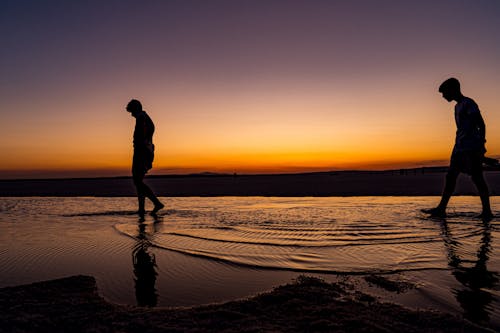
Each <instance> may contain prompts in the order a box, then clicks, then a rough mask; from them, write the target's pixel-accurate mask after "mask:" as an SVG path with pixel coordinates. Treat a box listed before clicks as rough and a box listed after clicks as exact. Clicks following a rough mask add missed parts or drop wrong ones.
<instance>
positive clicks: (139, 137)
mask: <svg viewBox="0 0 500 333" xmlns="http://www.w3.org/2000/svg"><path fill="white" fill-rule="evenodd" d="M127 111H128V112H130V113H131V114H132V117H134V118H135V129H134V157H133V159H132V178H133V180H134V185H135V188H136V190H137V198H138V199H139V210H138V214H139V216H141V217H144V214H145V212H146V210H145V201H146V197H147V198H149V199H150V200H151V201H152V202H153V204H154V208H153V210H152V212H151V214H153V215H154V214H156V213H157V212H158V211H159V210H160V209H162V208H163V207H165V206H164V205H163V204H162V203H161V202H160V200H158V198H157V197H156V196H155V195H154V193H153V191H152V190H151V189H150V188H149V186H148V185H146V184H144V176H145V175H146V173H147V172H148V170H149V169H151V168H152V167H153V159H154V148H155V146H154V145H153V133H154V131H155V126H154V124H153V121H152V120H151V118H149V116H148V114H147V113H146V112H145V111H144V110H143V109H142V104H141V102H139V101H138V100H136V99H133V100H131V101H130V102H129V103H128V104H127Z"/></svg>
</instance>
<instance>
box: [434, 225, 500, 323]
mask: <svg viewBox="0 0 500 333" xmlns="http://www.w3.org/2000/svg"><path fill="white" fill-rule="evenodd" d="M482 228H483V230H482V237H481V243H480V247H479V249H478V251H477V253H476V256H477V260H474V259H472V260H464V259H462V258H461V257H460V256H459V255H458V253H457V252H458V251H457V250H460V249H462V251H466V252H470V251H467V250H468V249H467V248H464V246H463V244H461V243H459V242H458V241H457V240H456V239H453V237H452V235H451V232H450V229H449V227H448V223H447V222H446V221H442V223H441V230H442V236H443V240H444V243H445V246H446V249H447V252H448V264H449V266H450V267H451V268H452V273H453V276H454V277H455V278H456V279H457V281H458V282H460V283H461V284H462V285H463V287H464V288H463V289H461V290H454V294H455V297H456V299H457V301H458V302H459V303H460V305H461V307H462V309H463V310H464V317H465V318H467V319H469V320H471V321H472V322H475V323H478V324H482V325H486V324H487V323H488V322H489V320H490V315H489V312H488V311H489V307H490V304H491V303H492V302H493V295H492V294H491V293H490V292H489V291H488V290H494V289H495V287H496V285H497V283H498V273H496V272H492V271H489V270H488V269H487V267H486V263H487V262H488V259H489V254H490V252H491V226H490V223H489V222H485V223H484V224H483V226H482ZM471 264H472V265H471Z"/></svg>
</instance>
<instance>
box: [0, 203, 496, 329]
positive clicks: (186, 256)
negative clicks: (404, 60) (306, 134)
mask: <svg viewBox="0 0 500 333" xmlns="http://www.w3.org/2000/svg"><path fill="white" fill-rule="evenodd" d="M164 201H165V202H166V203H167V206H168V209H166V210H164V211H163V212H161V214H160V215H159V216H158V217H157V218H153V217H151V216H147V217H146V219H145V221H139V220H138V217H137V216H136V215H135V214H134V209H135V205H136V201H135V199H134V198H87V197H81V198H39V197H33V198H1V199H0V268H1V275H0V287H3V286H11V285H17V284H23V283H29V282H34V281H40V280H46V279H53V278H58V277H63V276H68V275H75V274H87V275H92V276H94V277H96V279H97V281H98V286H99V289H100V291H101V293H102V294H103V295H104V297H106V298H108V299H110V300H112V301H115V302H118V303H128V304H139V305H149V306H155V305H174V306H177V305H193V304H200V303H207V302H215V301H223V300H227V299H231V298H236V297H245V296H248V295H250V294H252V293H256V292H260V291H263V290H266V289H269V288H271V287H272V286H274V285H276V284H280V283H285V282H289V281H290V279H291V278H293V277H296V276H297V275H298V274H299V273H304V272H305V273H310V274H316V275H318V274H321V275H322V276H329V275H335V274H346V275H354V274H355V275H358V274H369V273H389V274H396V273H398V272H407V273H408V274H407V276H408V277H410V278H413V279H415V281H414V282H416V283H417V284H420V285H421V286H422V288H421V289H419V290H420V292H421V294H425V293H427V294H428V295H427V296H425V297H427V298H429V299H432V300H433V301H434V302H436V303H443V304H444V305H445V307H449V308H450V309H452V310H453V309H455V310H457V311H458V312H460V311H462V312H464V313H465V314H466V315H467V313H469V315H470V316H476V317H478V316H479V317H480V316H483V317H484V316H487V318H486V319H488V320H489V319H490V318H489V317H493V318H497V317H498V311H499V306H498V304H499V302H498V298H499V295H500V294H499V283H498V281H499V276H498V272H500V255H499V252H498V248H499V246H498V242H499V241H500V240H499V233H498V230H499V224H498V223H499V221H500V220H499V219H494V220H493V221H492V222H490V223H488V224H484V223H483V222H482V221H480V220H478V219H477V218H475V216H476V215H477V214H478V213H479V212H480V204H479V199H478V198H477V197H454V198H452V202H451V204H450V209H449V213H450V214H449V217H448V218H447V219H445V220H432V219H428V218H427V217H426V216H424V215H423V214H421V213H420V212H419V210H420V209H421V208H428V207H432V206H434V205H435V204H436V203H437V202H438V198H436V197H348V198H263V197H250V198H241V197H218V198H164ZM492 206H493V209H494V211H496V212H499V211H500V198H498V197H494V198H492ZM420 296H422V295H420ZM477 302H479V303H477ZM417 303H418V302H417ZM471 304H472V308H471V309H466V308H467V307H470V306H471ZM478 307H480V308H481V309H482V312H480V313H474V311H476V310H477V308H478ZM483 320H484V318H483Z"/></svg>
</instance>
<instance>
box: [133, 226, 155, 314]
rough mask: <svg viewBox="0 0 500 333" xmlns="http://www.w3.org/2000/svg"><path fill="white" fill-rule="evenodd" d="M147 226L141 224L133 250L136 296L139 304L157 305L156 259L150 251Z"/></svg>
mask: <svg viewBox="0 0 500 333" xmlns="http://www.w3.org/2000/svg"><path fill="white" fill-rule="evenodd" d="M145 228H146V226H145V225H144V224H142V223H141V224H139V235H138V237H137V244H136V245H135V246H134V250H133V251H132V262H133V265H134V275H135V279H134V281H135V298H136V300H137V305H138V306H151V307H152V306H156V304H157V303H158V294H157V293H156V288H155V284H156V276H157V275H158V273H157V272H156V259H155V256H154V255H153V254H151V253H149V252H148V249H149V247H150V246H151V243H150V241H149V240H148V238H147V235H146V230H145Z"/></svg>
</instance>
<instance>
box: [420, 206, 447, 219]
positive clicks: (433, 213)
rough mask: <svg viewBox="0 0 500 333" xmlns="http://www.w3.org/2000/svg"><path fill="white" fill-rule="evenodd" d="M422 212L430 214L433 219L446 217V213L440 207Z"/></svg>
mask: <svg viewBox="0 0 500 333" xmlns="http://www.w3.org/2000/svg"><path fill="white" fill-rule="evenodd" d="M421 212H422V213H426V214H429V215H430V216H432V217H446V211H445V210H444V209H442V208H439V207H435V208H429V209H422V210H421Z"/></svg>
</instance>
